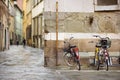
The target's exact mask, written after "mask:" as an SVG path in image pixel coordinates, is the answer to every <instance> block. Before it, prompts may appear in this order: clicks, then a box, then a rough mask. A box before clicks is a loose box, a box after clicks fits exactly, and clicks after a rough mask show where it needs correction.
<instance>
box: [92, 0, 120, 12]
mask: <svg viewBox="0 0 120 80" xmlns="http://www.w3.org/2000/svg"><path fill="white" fill-rule="evenodd" d="M94 1H95V2H94V3H95V11H113V10H120V4H119V3H120V0H94Z"/></svg>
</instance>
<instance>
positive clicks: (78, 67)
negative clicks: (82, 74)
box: [77, 60, 81, 70]
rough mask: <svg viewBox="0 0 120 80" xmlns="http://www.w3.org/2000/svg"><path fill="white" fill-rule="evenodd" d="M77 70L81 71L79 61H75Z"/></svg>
mask: <svg viewBox="0 0 120 80" xmlns="http://www.w3.org/2000/svg"><path fill="white" fill-rule="evenodd" d="M77 69H78V70H81V64H80V61H79V60H78V61H77Z"/></svg>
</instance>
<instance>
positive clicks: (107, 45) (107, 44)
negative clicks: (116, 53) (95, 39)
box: [100, 39, 111, 48]
mask: <svg viewBox="0 0 120 80" xmlns="http://www.w3.org/2000/svg"><path fill="white" fill-rule="evenodd" d="M100 43H101V46H102V48H110V47H111V41H110V40H109V39H102V40H101V41H100Z"/></svg>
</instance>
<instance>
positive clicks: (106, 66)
mask: <svg viewBox="0 0 120 80" xmlns="http://www.w3.org/2000/svg"><path fill="white" fill-rule="evenodd" d="M105 63H106V65H105V68H106V71H108V69H109V66H108V60H106V62H105Z"/></svg>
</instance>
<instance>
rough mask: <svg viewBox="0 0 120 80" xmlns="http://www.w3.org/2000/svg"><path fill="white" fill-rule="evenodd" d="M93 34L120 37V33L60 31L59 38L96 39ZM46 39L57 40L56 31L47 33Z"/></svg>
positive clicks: (113, 37) (111, 37)
mask: <svg viewBox="0 0 120 80" xmlns="http://www.w3.org/2000/svg"><path fill="white" fill-rule="evenodd" d="M93 35H99V36H101V37H103V38H104V37H109V38H110V39H120V33H117V34H115V33H58V40H64V39H69V38H70V37H74V39H96V37H93ZM45 40H56V33H48V34H45Z"/></svg>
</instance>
